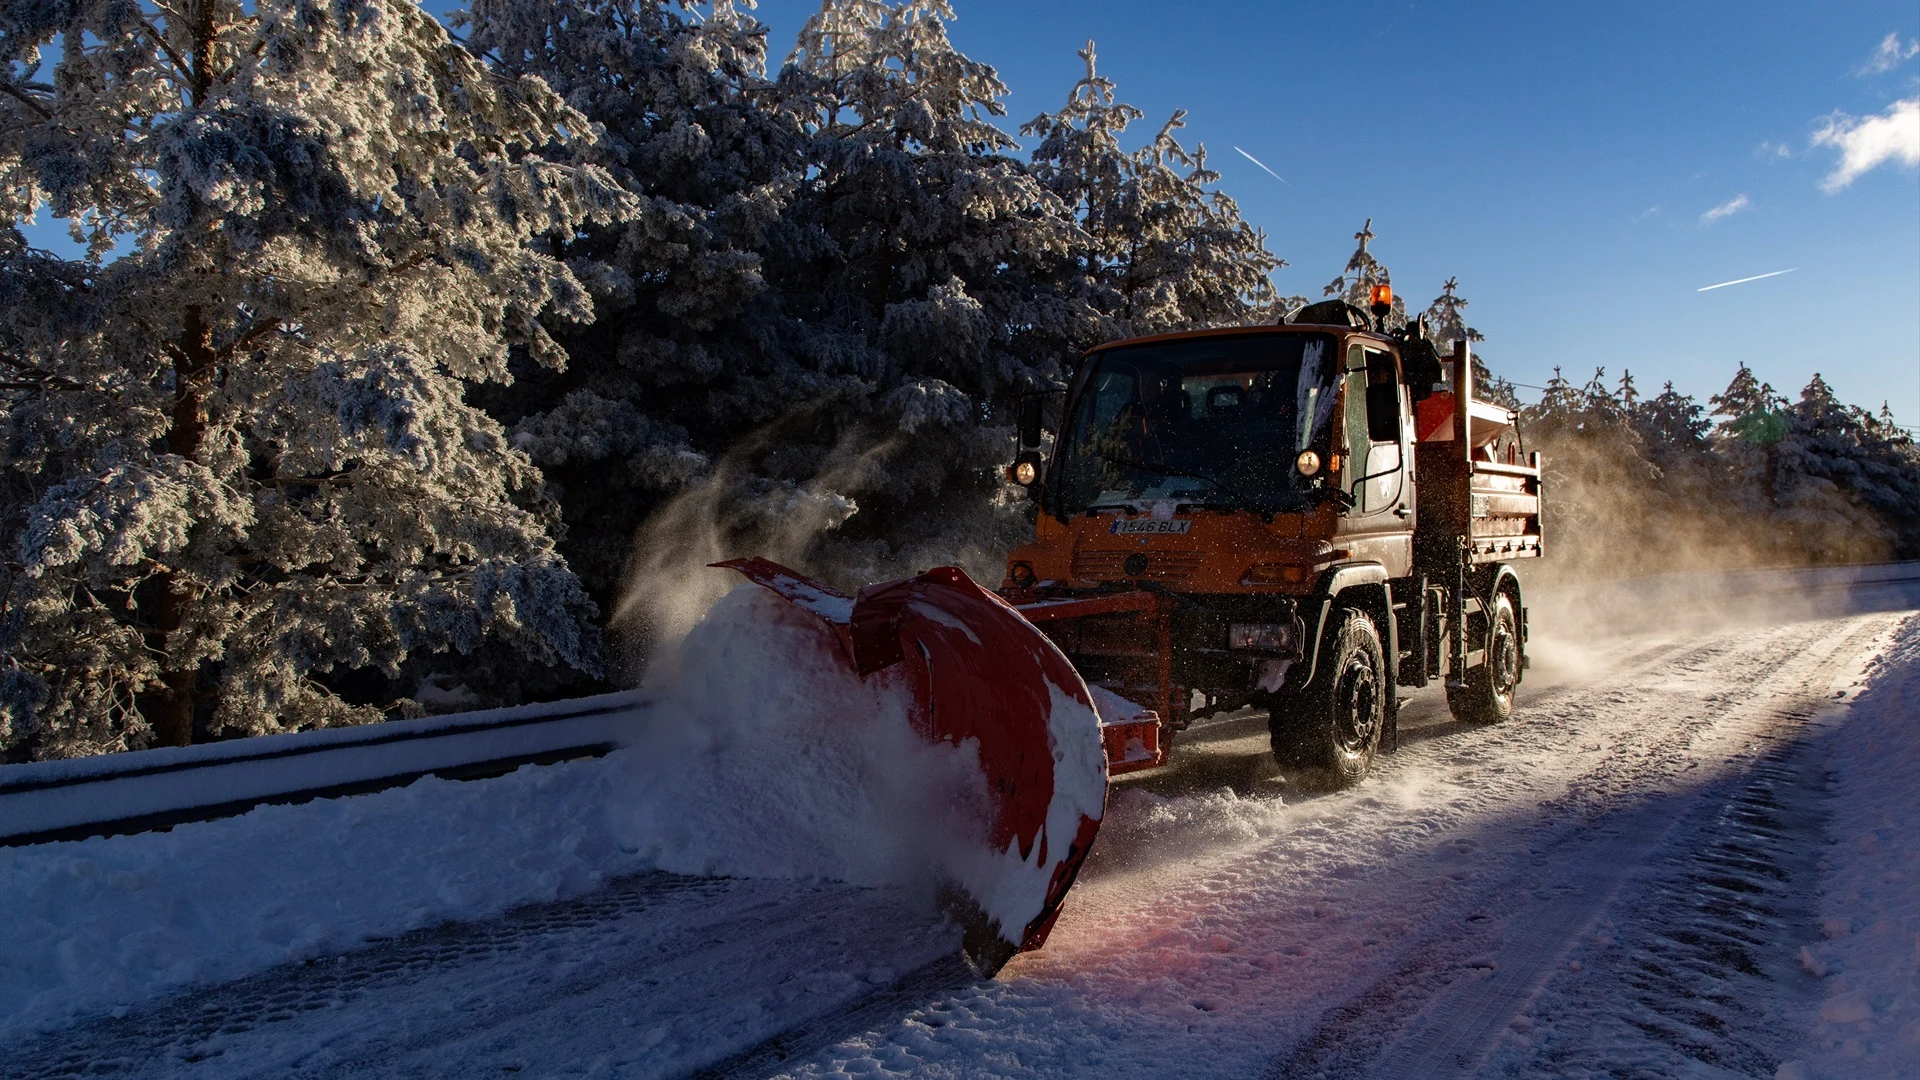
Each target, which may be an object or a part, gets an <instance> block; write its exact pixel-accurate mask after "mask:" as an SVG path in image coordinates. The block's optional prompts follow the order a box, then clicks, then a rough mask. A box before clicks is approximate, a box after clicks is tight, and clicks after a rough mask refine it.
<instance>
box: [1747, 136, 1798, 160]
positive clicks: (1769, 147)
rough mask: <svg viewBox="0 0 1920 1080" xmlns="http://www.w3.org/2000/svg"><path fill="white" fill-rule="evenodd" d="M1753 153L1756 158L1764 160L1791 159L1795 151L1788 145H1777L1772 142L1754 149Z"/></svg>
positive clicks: (1764, 143)
mask: <svg viewBox="0 0 1920 1080" xmlns="http://www.w3.org/2000/svg"><path fill="white" fill-rule="evenodd" d="M1753 152H1754V155H1755V156H1757V157H1763V158H1790V157H1792V156H1793V150H1792V149H1791V148H1789V147H1788V146H1787V144H1786V143H1777V142H1773V141H1771V140H1769V141H1767V142H1763V143H1761V144H1760V145H1759V146H1756V147H1754V149H1753Z"/></svg>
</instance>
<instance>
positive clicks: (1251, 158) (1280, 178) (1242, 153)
mask: <svg viewBox="0 0 1920 1080" xmlns="http://www.w3.org/2000/svg"><path fill="white" fill-rule="evenodd" d="M1234 149H1235V150H1240V148H1239V147H1237V146H1236V147H1234ZM1240 156H1241V157H1243V158H1246V159H1247V160H1248V161H1251V162H1253V163H1254V164H1255V165H1258V166H1260V167H1261V168H1262V169H1267V163H1266V162H1264V161H1261V160H1260V159H1259V158H1257V157H1254V156H1253V155H1252V154H1249V153H1247V152H1246V151H1245V150H1240ZM1267 175H1268V176H1271V177H1273V178H1274V179H1275V180H1278V181H1280V182H1281V183H1283V184H1287V178H1286V177H1284V176H1281V175H1280V174H1279V173H1277V172H1274V171H1273V170H1272V169H1267ZM1287 186H1288V187H1292V186H1293V185H1292V184H1287Z"/></svg>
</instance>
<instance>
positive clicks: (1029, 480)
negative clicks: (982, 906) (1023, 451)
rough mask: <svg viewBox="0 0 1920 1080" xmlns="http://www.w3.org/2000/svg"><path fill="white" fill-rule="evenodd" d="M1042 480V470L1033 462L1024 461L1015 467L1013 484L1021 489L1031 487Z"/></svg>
mask: <svg viewBox="0 0 1920 1080" xmlns="http://www.w3.org/2000/svg"><path fill="white" fill-rule="evenodd" d="M1038 479H1040V470H1039V469H1038V468H1036V467H1035V466H1034V464H1033V462H1031V461H1022V462H1020V463H1018V464H1016V465H1015V466H1014V467H1013V482H1014V483H1016V484H1019V485H1020V486H1021V487H1031V486H1033V482H1034V481H1035V480H1038Z"/></svg>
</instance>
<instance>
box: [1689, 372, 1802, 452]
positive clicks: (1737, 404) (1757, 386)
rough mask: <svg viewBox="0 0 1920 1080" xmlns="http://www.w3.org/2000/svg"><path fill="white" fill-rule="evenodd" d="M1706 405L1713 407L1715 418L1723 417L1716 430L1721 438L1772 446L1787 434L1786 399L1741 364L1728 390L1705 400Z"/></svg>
mask: <svg viewBox="0 0 1920 1080" xmlns="http://www.w3.org/2000/svg"><path fill="white" fill-rule="evenodd" d="M1707 402H1708V404H1710V405H1712V406H1713V415H1714V416H1724V417H1726V419H1724V420H1722V421H1720V423H1719V424H1718V425H1717V426H1716V428H1715V431H1716V433H1717V434H1718V435H1720V436H1721V437H1722V438H1737V439H1741V440H1744V441H1746V442H1749V443H1753V444H1755V445H1757V446H1772V445H1773V444H1774V443H1777V442H1779V441H1780V440H1781V438H1782V437H1784V436H1785V435H1786V433H1787V413H1786V408H1787V399H1786V398H1783V397H1781V396H1780V394H1779V393H1778V392H1777V391H1775V390H1774V388H1773V387H1771V386H1769V385H1767V384H1766V383H1764V382H1761V381H1760V377H1759V376H1757V375H1755V374H1754V373H1753V369H1752V368H1750V367H1748V366H1747V365H1746V364H1744V363H1743V364H1741V365H1740V370H1739V371H1737V372H1735V373H1734V376H1733V381H1732V382H1729V383H1728V384H1727V388H1726V389H1725V390H1723V391H1721V392H1720V393H1718V394H1714V395H1712V396H1711V397H1709V398H1707Z"/></svg>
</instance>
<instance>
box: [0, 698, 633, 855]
mask: <svg viewBox="0 0 1920 1080" xmlns="http://www.w3.org/2000/svg"><path fill="white" fill-rule="evenodd" d="M642 704H643V699H642V697H641V695H640V693H639V692H638V691H626V692H622V693H617V694H603V695H600V696H598V697H588V698H577V699H575V700H572V701H559V702H549V703H545V704H539V705H522V706H516V707H514V708H507V709H490V710H486V711H484V712H470V713H452V714H449V715H446V716H434V717H428V718H426V719H423V720H394V721H389V722H387V723H383V724H370V725H366V726H364V727H349V728H325V729H321V730H318V731H303V732H296V733H293V734H287V735H263V736H259V737H257V738H251V739H235V740H232V741H228V742H218V743H208V744H206V745H203V746H189V747H164V748H161V749H155V750H136V751H132V752H129V753H124V754H106V755H102V756H99V757H89V758H72V759H67V760H62V761H41V762H32V763H28V764H22V765H0V846H16V845H20V844H32V843H40V842H44V841H52V840H77V839H82V838H84V837H88V836H105V835H112V834H116V833H128V832H142V831H145V830H148V829H157V828H162V827H165V826H169V825H178V824H181V823H184V822H188V821H206V820H209V819H212V818H218V817H226V816H229V815H232V814H239V813H244V812H246V811H247V810H250V809H252V808H253V807H256V806H259V805H261V804H263V803H281V802H301V801H305V800H307V799H315V798H328V797H333V796H339V795H352V794H360V793H364V792H369V791H379V790H382V789H384V788H390V787H398V786H401V785H403V784H409V783H412V782H413V781H414V780H417V779H419V778H420V777H422V776H426V775H429V774H433V775H438V776H445V777H450V778H465V777H477V776H490V775H497V774H499V773H503V772H507V771H510V770H512V769H515V768H518V767H519V766H521V765H528V764H548V763H551V762H555V761H565V760H568V759H570V758H579V757H590V756H599V755H601V754H605V753H607V752H608V751H610V750H612V749H614V748H615V747H617V746H619V745H620V744H621V741H622V736H623V735H624V733H625V732H626V731H627V730H629V728H630V726H631V724H632V717H633V714H634V711H635V710H636V709H637V708H639V707H640V706H641V705H642Z"/></svg>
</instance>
